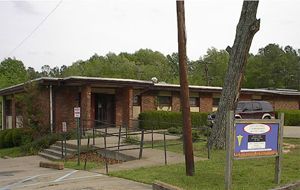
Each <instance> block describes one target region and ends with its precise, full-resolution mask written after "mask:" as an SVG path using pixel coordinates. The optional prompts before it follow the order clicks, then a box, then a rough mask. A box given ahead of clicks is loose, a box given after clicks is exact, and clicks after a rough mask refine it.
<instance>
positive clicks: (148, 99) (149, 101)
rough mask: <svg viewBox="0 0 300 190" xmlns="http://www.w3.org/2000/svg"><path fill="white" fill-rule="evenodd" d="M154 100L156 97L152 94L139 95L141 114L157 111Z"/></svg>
mask: <svg viewBox="0 0 300 190" xmlns="http://www.w3.org/2000/svg"><path fill="white" fill-rule="evenodd" d="M155 98H156V96H155V95H152V94H143V95H141V112H144V111H154V110H157V105H156V102H155Z"/></svg>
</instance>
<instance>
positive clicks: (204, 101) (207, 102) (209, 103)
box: [199, 92, 213, 112]
mask: <svg viewBox="0 0 300 190" xmlns="http://www.w3.org/2000/svg"><path fill="white" fill-rule="evenodd" d="M199 98H200V112H211V111H212V107H213V100H212V94H211V93H201V92H200V94H199Z"/></svg>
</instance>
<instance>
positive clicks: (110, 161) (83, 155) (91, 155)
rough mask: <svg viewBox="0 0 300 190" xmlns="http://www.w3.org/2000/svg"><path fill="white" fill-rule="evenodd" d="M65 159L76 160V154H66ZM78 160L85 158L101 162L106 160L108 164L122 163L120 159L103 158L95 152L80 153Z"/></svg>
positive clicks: (89, 160)
mask: <svg viewBox="0 0 300 190" xmlns="http://www.w3.org/2000/svg"><path fill="white" fill-rule="evenodd" d="M67 160H71V161H77V155H72V156H67ZM80 160H81V161H85V160H87V161H88V162H102V163H105V162H107V163H108V164H118V163H122V161H121V160H115V159H111V158H105V157H103V156H101V155H100V154H97V152H85V153H80Z"/></svg>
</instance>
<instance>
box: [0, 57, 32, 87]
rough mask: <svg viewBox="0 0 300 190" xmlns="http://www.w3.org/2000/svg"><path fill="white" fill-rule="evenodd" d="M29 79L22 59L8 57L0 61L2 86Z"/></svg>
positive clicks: (0, 83) (0, 81)
mask: <svg viewBox="0 0 300 190" xmlns="http://www.w3.org/2000/svg"><path fill="white" fill-rule="evenodd" d="M26 80H28V76H27V72H26V69H25V66H24V64H23V62H22V61H19V60H17V59H15V58H13V59H12V58H6V59H4V60H3V61H2V62H1V63H0V88H4V87H7V86H12V85H15V84H19V83H22V82H25V81H26Z"/></svg>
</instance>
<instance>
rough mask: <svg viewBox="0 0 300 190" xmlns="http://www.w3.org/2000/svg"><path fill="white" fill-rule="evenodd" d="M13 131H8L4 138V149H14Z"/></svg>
mask: <svg viewBox="0 0 300 190" xmlns="http://www.w3.org/2000/svg"><path fill="white" fill-rule="evenodd" d="M12 135H13V130H8V131H7V132H6V134H5V136H4V141H3V147H4V148H9V147H13V146H14V143H13V136H12Z"/></svg>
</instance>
